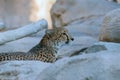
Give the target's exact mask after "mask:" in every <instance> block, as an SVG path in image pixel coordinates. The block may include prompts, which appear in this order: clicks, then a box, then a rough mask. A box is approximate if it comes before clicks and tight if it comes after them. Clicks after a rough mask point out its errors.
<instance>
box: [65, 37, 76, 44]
mask: <svg viewBox="0 0 120 80" xmlns="http://www.w3.org/2000/svg"><path fill="white" fill-rule="evenodd" d="M70 40H71V41H73V40H74V38H71V39H68V40H67V41H66V42H65V43H66V44H68V43H69V42H70Z"/></svg>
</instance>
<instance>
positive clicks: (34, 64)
mask: <svg viewBox="0 0 120 80" xmlns="http://www.w3.org/2000/svg"><path fill="white" fill-rule="evenodd" d="M50 65H51V64H50V63H43V62H40V61H4V62H0V80H35V79H36V76H38V74H39V73H40V72H41V71H42V70H43V69H45V68H46V67H48V66H50Z"/></svg>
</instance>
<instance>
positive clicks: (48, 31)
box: [45, 29, 53, 34]
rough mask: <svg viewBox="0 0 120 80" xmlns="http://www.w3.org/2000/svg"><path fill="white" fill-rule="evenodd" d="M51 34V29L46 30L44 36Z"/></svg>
mask: <svg viewBox="0 0 120 80" xmlns="http://www.w3.org/2000/svg"><path fill="white" fill-rule="evenodd" d="M52 32H53V31H52V29H47V30H46V31H45V33H46V34H50V33H52Z"/></svg>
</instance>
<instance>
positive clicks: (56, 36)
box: [0, 27, 74, 63]
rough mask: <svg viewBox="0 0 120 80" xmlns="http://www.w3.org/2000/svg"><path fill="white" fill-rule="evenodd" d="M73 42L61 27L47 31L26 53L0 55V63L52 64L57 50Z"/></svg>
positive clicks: (66, 31)
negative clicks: (33, 61) (28, 62)
mask: <svg viewBox="0 0 120 80" xmlns="http://www.w3.org/2000/svg"><path fill="white" fill-rule="evenodd" d="M73 40H74V38H72V37H71V35H70V34H69V32H68V30H67V29H65V28H63V27H57V28H53V29H47V30H46V31H45V35H44V36H43V37H42V39H41V41H40V42H39V43H38V44H37V45H36V46H34V47H33V48H32V49H30V50H29V51H28V52H11V53H10V52H8V53H0V61H7V60H40V61H43V62H49V63H53V62H55V61H56V59H57V52H58V50H59V48H60V47H61V46H62V45H64V44H68V43H69V42H70V41H73Z"/></svg>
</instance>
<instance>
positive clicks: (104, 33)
mask: <svg viewBox="0 0 120 80" xmlns="http://www.w3.org/2000/svg"><path fill="white" fill-rule="evenodd" d="M99 40H101V41H108V42H120V8H118V9H115V10H113V11H111V12H109V13H108V14H106V15H105V17H104V20H103V23H102V25H101V30H100V36H99Z"/></svg>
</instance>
